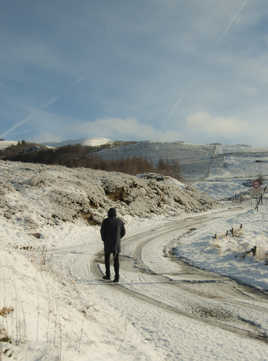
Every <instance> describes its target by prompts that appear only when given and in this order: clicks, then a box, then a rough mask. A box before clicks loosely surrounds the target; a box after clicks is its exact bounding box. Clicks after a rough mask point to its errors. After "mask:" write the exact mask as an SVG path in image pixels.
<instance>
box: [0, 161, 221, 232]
mask: <svg viewBox="0 0 268 361" xmlns="http://www.w3.org/2000/svg"><path fill="white" fill-rule="evenodd" d="M0 169H1V173H0V215H1V216H3V217H5V218H7V219H9V220H10V221H11V222H16V224H18V223H19V224H21V225H23V226H24V227H26V228H29V229H35V230H37V229H38V227H39V225H44V224H49V225H55V224H58V223H59V222H63V221H71V222H75V221H78V220H79V221H81V220H84V221H86V222H88V223H89V224H99V223H100V222H101V220H102V219H103V217H104V216H105V215H106V213H107V210H108V209H109V208H110V207H116V208H117V209H118V212H119V214H120V215H121V216H122V217H124V216H125V215H132V216H139V217H150V216H151V215H154V214H155V215H158V214H165V215H174V216H175V215H178V214H181V213H183V212H200V211H204V210H207V209H209V208H212V207H213V206H214V205H215V201H213V200H211V199H210V198H208V197H206V196H205V195H204V194H201V193H199V192H198V191H196V190H194V189H193V188H191V187H189V186H185V187H184V188H182V187H181V186H178V184H177V183H176V182H171V178H170V177H164V178H163V180H161V181H157V179H141V178H139V177H136V176H131V175H127V174H123V173H119V172H105V171H100V170H93V169H86V168H67V167H63V166H58V165H57V166H47V165H40V164H32V163H27V164H26V163H20V162H8V161H0ZM180 185H181V183H180Z"/></svg>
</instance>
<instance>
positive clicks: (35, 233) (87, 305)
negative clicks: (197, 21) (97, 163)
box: [0, 163, 268, 361]
mask: <svg viewBox="0 0 268 361" xmlns="http://www.w3.org/2000/svg"><path fill="white" fill-rule="evenodd" d="M16 167H17V168H16ZM35 167H36V168H35ZM17 169H20V173H18V171H17ZM33 169H36V171H37V173H38V174H36V176H35V177H32V175H31V172H32V171H33ZM1 172H2V173H1V174H2V179H1V197H2V199H5V201H6V202H8V203H7V204H8V208H7V209H5V210H4V211H3V213H1V216H0V245H1V247H0V269H1V273H0V347H1V349H2V354H1V351H0V355H1V357H2V360H3V361H5V360H8V359H14V360H18V361H23V360H25V361H37V360H42V361H45V360H47V361H48V360H49V361H63V360H64V361H69V360H70V361H71V360H75V361H89V360H90V361H91V360H92V361H93V360H94V361H96V360H99V361H102V360H109V361H115V360H116V361H118V360H120V361H121V360H122V361H125V360H126V361H128V360H133V361H134V360H138V361H158V360H159V361H164V360H166V361H175V360H176V361H177V360H178V361H190V360H194V361H197V360H202V361H203V360H204V361H205V360H206V361H207V360H219V361H223V360H234V361H237V360H249V361H251V360H254V361H256V360H257V361H261V360H262V361H264V360H267V359H268V346H267V344H266V343H265V342H261V341H258V340H256V339H254V338H250V337H249V338H248V337H245V335H242V334H241V335H240V334H239V331H238V332H237V333H233V332H230V330H229V329H228V328H227V329H226V328H224V327H223V328H221V327H219V325H214V324H213V322H211V323H206V322H201V321H200V319H198V318H195V317H193V316H191V317H190V316H189V314H188V313H187V312H186V311H187V304H188V300H187V298H185V300H184V306H185V307H186V311H185V310H183V311H181V312H179V311H178V312H173V309H175V308H176V307H177V306H178V304H179V302H181V300H180V297H183V298H184V297H186V294H184V289H183V288H176V287H174V290H175V291H174V292H177V293H170V289H169V287H171V286H170V284H169V283H165V281H163V280H169V281H170V282H173V283H174V284H176V282H177V281H183V282H185V279H182V278H181V277H186V276H183V274H182V273H180V272H179V271H181V270H182V269H181V268H180V267H181V266H180V264H179V263H178V264H177V263H176V262H174V258H172V257H168V255H171V256H174V255H178V256H180V257H182V259H183V260H185V261H186V262H187V263H189V264H192V265H196V266H197V267H199V268H202V269H204V270H208V271H213V272H216V273H217V274H221V275H224V276H228V277H231V278H233V279H236V280H238V281H241V282H243V283H246V284H248V285H251V286H254V287H256V288H258V289H260V290H268V266H267V265H266V264H265V253H266V251H267V250H268V231H267V229H268V225H267V222H268V221H267V219H268V200H267V199H266V198H264V202H263V205H260V207H259V209H258V212H257V210H256V209H255V200H254V201H251V200H248V201H246V202H244V203H231V202H226V203H224V204H223V206H222V208H216V209H214V210H213V209H210V210H208V209H205V208H204V211H203V212H202V213H196V212H195V213H194V214H193V213H189V210H188V211H187V213H185V212H178V213H177V214H175V213H173V214H172V213H171V211H170V207H168V208H167V209H166V208H165V209H166V213H161V214H156V213H153V214H152V216H151V217H149V216H148V214H146V218H140V217H138V216H137V215H135V214H132V215H130V214H127V211H126V208H125V207H121V206H120V207H121V208H120V207H119V210H120V211H122V213H121V214H120V215H122V216H123V218H124V221H125V223H126V229H127V236H126V238H125V239H124V241H123V247H122V259H121V281H122V284H121V285H114V284H106V283H104V282H102V281H101V280H100V277H101V274H100V272H99V273H98V270H102V271H103V260H102V256H101V251H102V247H103V245H102V242H101V239H100V234H99V225H87V224H85V222H83V221H82V220H81V219H77V220H75V219H74V220H73V221H71V218H70V217H71V216H72V214H71V213H70V215H69V214H68V217H67V216H66V219H65V220H61V219H60V216H61V213H62V209H57V206H56V204H57V203H56V200H58V197H59V195H60V193H59V192H58V190H57V189H56V190H55V188H53V187H54V184H53V179H54V181H55V182H56V181H57V182H62V183H61V184H62V187H64V193H62V196H64V197H65V198H66V194H67V195H69V196H70V195H72V197H73V198H72V199H74V196H73V195H74V194H79V197H78V203H79V202H81V199H82V200H83V199H84V198H81V197H82V196H81V194H82V193H81V188H79V186H80V183H81V182H82V183H83V182H84V180H86V179H87V178H86V173H84V172H83V171H82V170H80V175H81V180H80V183H79V182H78V179H76V178H75V175H74V173H73V172H74V171H73V170H66V171H65V170H64V168H60V169H59V168H57V167H49V168H46V167H43V166H42V167H41V166H40V167H39V166H33V165H27V164H26V165H21V164H19V163H14V167H13V164H12V165H9V163H3V164H2V169H1ZM99 174H101V179H102V181H103V177H104V173H101V172H100V173H99ZM3 175H4V176H3ZM119 176H120V175H119ZM3 177H6V178H5V179H6V180H7V182H6V184H5V183H4V178H3ZM114 177H115V178H114V179H117V178H116V175H114ZM121 178H122V177H121ZM10 179H11V180H12V182H11V183H9V182H10ZM68 181H70V182H71V181H72V186H71V185H69V186H68ZM121 181H122V179H121ZM103 182H104V181H103ZM139 182H143V181H139ZM139 182H138V184H139V186H142V184H143V183H139ZM104 183H105V182H104ZM96 184H97V183H96ZM174 185H175V183H174ZM68 187H69V188H68ZM75 187H77V188H75ZM146 187H147V186H145V185H144V189H145V190H147V188H146ZM155 187H156V185H155ZM161 187H162V186H161ZM161 187H160V188H159V190H158V192H160V189H162V188H161ZM198 187H199V188H200V189H202V190H205V189H206V190H208V191H209V193H210V194H213V192H215V194H216V198H218V199H219V198H220V197H223V198H224V196H230V195H232V194H236V193H238V192H240V190H244V186H242V185H241V182H236V180H235V179H233V180H232V181H230V182H229V183H228V182H226V183H225V187H218V188H217V187H215V185H214V186H213V184H212V183H207V184H206V183H203V184H202V185H201V183H200V184H199V185H198ZM178 188H179V189H180V192H183V187H178ZM150 189H151V188H150ZM156 189H157V188H156ZM217 189H218V190H217ZM219 189H220V195H219ZM67 190H68V192H67ZM56 191H57V192H58V193H57V194H56V195H55V194H54V193H55V192H56ZM53 192H54V193H53ZM62 192H63V189H62ZM98 192H99V193H98ZM144 192H145V191H144ZM144 194H146V193H144ZM100 196H102V193H101V191H100V190H99V188H97V186H96V188H94V197H93V198H94V199H93V198H92V200H94V201H97V200H98V197H100ZM166 197H167V195H166ZM187 197H188V198H187ZM65 198H64V199H65ZM181 199H183V200H184V198H183V197H182V198H181ZM185 199H187V202H189V203H191V202H193V201H191V200H190V198H189V195H186V198H185ZM49 200H50V202H51V203H50V202H49ZM22 201H24V202H25V207H24V209H23V208H22V206H21V204H22V203H21V202H22ZM101 201H102V203H103V204H104V206H105V207H106V208H108V207H109V206H111V205H112V203H109V202H108V201H105V200H101ZM64 202H67V201H66V199H65V201H64ZM105 202H106V203H105ZM140 202H141V200H140ZM18 204H19V207H18ZM66 204H67V203H66ZM70 204H71V202H70ZM70 204H69V203H68V204H67V206H70ZM100 204H101V202H100ZM174 204H175V203H174ZM58 207H60V206H58ZM148 207H152V204H151V203H148ZM193 207H196V205H195V204H194V206H193ZM12 209H13V213H12ZM193 209H194V208H193ZM7 213H8V214H7ZM45 213H47V214H49V215H50V216H49V217H51V218H53V215H55V214H56V216H55V217H54V218H55V219H54V218H53V219H54V220H53V222H49V221H48V218H46V217H45ZM119 213H120V212H119ZM100 215H103V213H100ZM200 215H201V218H199V217H200ZM202 217H203V218H202ZM195 220H196V221H195ZM193 224H195V225H194V226H193ZM241 224H242V229H240V225H241ZM231 228H234V230H235V231H236V230H239V233H237V234H235V236H234V237H233V236H231V235H230V234H228V235H227V236H225V234H226V231H227V230H230V229H231ZM215 234H217V239H216V238H214V236H215ZM147 241H150V243H146V242H147ZM254 246H257V253H256V256H255V257H253V256H252V255H246V256H245V252H246V251H248V250H249V249H251V248H252V247H254ZM139 262H140V263H139ZM139 270H141V272H139ZM163 277H164V278H163ZM206 277H207V276H206ZM210 277H211V282H212V281H213V282H214V279H215V278H216V277H219V276H217V275H215V276H214V274H213V273H212V274H211V276H210ZM218 280H219V281H218V282H221V281H220V280H221V278H220V277H219V278H218ZM200 290H201V285H200ZM134 295H135V297H134ZM199 298H200V297H199V296H194V299H191V302H196V303H197V302H200V304H201V305H202V302H203V307H204V308H205V306H206V304H205V303H204V302H205V301H204V300H203V299H202V298H200V299H199ZM219 300H220V297H219ZM236 301H237V302H238V301H239V302H240V303H241V305H245V304H249V305H253V303H252V304H251V302H255V303H254V307H255V306H256V305H257V306H256V307H258V308H259V309H266V308H265V307H266V305H267V301H266V299H265V298H264V299H263V300H262V301H260V300H257V299H256V300H254V299H253V298H252V299H251V298H250V297H248V299H247V301H242V299H241V300H240V299H239V298H238V297H236ZM189 302H190V301H189ZM213 302H214V301H213ZM215 302H216V300H215ZM219 302H220V301H219ZM223 303H226V302H225V301H224V302H223ZM241 307H242V306H241ZM243 307H244V306H243ZM243 307H242V308H243ZM199 308H200V305H199ZM252 308H253V306H252ZM252 317H253V316H252ZM244 318H245V317H244V316H243V319H244ZM241 319H242V317H241ZM248 319H250V316H248ZM232 322H233V321H232ZM250 322H251V324H250ZM250 322H249V326H248V327H249V328H250V327H253V326H252V325H253V322H252V321H250ZM231 326H232V327H235V324H234V325H231ZM231 326H230V325H229V326H228V327H231ZM254 327H255V325H254ZM256 327H257V326H256ZM258 327H259V328H260V326H258ZM265 327H266V320H265V322H264V324H263V325H262V329H265ZM265 330H266V329H265ZM267 331H268V326H267ZM265 332H266V331H265ZM1 357H0V359H1Z"/></svg>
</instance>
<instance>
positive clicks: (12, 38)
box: [0, 0, 268, 146]
mask: <svg viewBox="0 0 268 361" xmlns="http://www.w3.org/2000/svg"><path fill="white" fill-rule="evenodd" d="M0 10H1V11H0V45H1V51H0V94H1V96H0V137H2V138H5V139H12V140H13V139H14V140H17V139H25V140H36V141H44V142H46V141H61V140H65V139H77V138H95V137H106V138H110V139H113V140H116V139H120V140H155V141H159V140H160V141H176V140H184V141H186V142H192V143H199V144H205V143H211V142H222V143H229V144H236V143H247V144H251V145H255V146H261V145H268V137H267V134H268V122H267V116H268V102H267V90H268V4H267V1H265V0H254V1H253V0H224V1H220V0H218V1H215V0H202V1H200V0H135V1H133V0H132V1H129V0H76V1H74V0H46V1H43V0H24V1H21V0H12V1H9V2H8V1H5V2H2V3H1V5H0Z"/></svg>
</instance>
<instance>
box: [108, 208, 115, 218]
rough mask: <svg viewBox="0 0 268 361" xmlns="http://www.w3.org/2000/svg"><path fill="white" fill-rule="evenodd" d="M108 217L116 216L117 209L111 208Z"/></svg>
mask: <svg viewBox="0 0 268 361" xmlns="http://www.w3.org/2000/svg"><path fill="white" fill-rule="evenodd" d="M108 217H116V209H115V208H110V209H109V211H108Z"/></svg>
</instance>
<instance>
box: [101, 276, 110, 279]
mask: <svg viewBox="0 0 268 361" xmlns="http://www.w3.org/2000/svg"><path fill="white" fill-rule="evenodd" d="M102 279H104V280H110V276H107V275H105V276H103V277H102Z"/></svg>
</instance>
